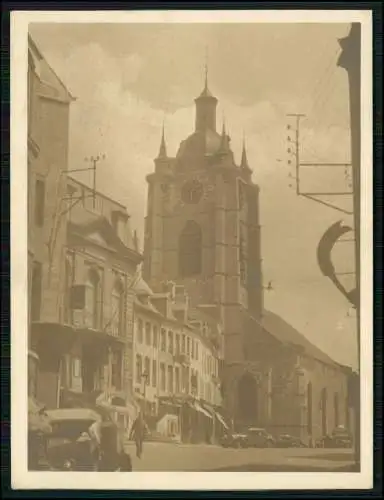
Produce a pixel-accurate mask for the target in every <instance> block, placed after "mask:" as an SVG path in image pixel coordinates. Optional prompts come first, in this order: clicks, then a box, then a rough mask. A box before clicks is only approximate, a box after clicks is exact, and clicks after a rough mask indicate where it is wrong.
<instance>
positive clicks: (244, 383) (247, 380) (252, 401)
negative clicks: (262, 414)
mask: <svg viewBox="0 0 384 500" xmlns="http://www.w3.org/2000/svg"><path fill="white" fill-rule="evenodd" d="M258 391H259V388H258V385H257V382H256V380H255V378H254V377H253V376H252V375H251V374H250V373H245V374H244V375H243V376H242V377H241V379H240V380H239V382H238V387H237V394H238V408H239V412H238V414H239V420H240V421H241V423H242V424H243V425H251V424H253V425H255V424H257V422H258V417H259V414H258V413H259V412H258V410H259V404H258Z"/></svg>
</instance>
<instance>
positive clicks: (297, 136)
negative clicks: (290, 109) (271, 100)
mask: <svg viewBox="0 0 384 500" xmlns="http://www.w3.org/2000/svg"><path fill="white" fill-rule="evenodd" d="M287 116H289V117H293V118H296V130H295V153H294V154H295V158H296V162H295V164H296V177H295V179H296V194H297V195H299V194H300V184H299V169H300V120H301V118H304V117H305V115H304V114H302V113H288V114H287ZM290 128H291V126H290V125H288V130H290ZM288 141H289V142H291V141H292V138H291V136H288ZM288 152H289V153H291V152H292V151H291V149H290V148H288Z"/></svg>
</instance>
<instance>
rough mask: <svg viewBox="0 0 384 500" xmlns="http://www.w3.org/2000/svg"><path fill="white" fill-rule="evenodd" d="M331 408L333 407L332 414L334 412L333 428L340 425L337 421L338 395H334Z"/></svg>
mask: <svg viewBox="0 0 384 500" xmlns="http://www.w3.org/2000/svg"><path fill="white" fill-rule="evenodd" d="M333 406H334V412H335V427H338V426H339V425H340V421H339V414H340V413H339V395H338V393H337V392H336V393H335V395H334V401H333Z"/></svg>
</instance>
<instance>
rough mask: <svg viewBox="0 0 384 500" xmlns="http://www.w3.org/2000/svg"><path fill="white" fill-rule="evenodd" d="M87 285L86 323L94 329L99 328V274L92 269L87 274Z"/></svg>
mask: <svg viewBox="0 0 384 500" xmlns="http://www.w3.org/2000/svg"><path fill="white" fill-rule="evenodd" d="M87 287H88V294H87V297H88V300H87V316H88V322H87V323H88V324H89V326H90V327H91V328H94V329H95V330H96V329H97V328H99V326H100V321H101V307H100V306H101V283H100V276H99V274H98V272H97V271H95V270H94V269H92V270H91V271H90V272H89V274H88V283H87Z"/></svg>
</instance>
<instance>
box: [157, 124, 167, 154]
mask: <svg viewBox="0 0 384 500" xmlns="http://www.w3.org/2000/svg"><path fill="white" fill-rule="evenodd" d="M164 128H165V127H164V120H163V128H162V133H161V143H160V149H159V154H158V155H157V157H158V158H168V156H167V146H166V144H165V132H164Z"/></svg>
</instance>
